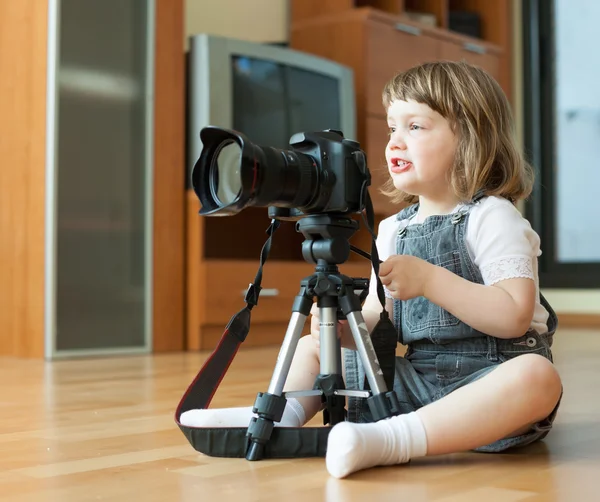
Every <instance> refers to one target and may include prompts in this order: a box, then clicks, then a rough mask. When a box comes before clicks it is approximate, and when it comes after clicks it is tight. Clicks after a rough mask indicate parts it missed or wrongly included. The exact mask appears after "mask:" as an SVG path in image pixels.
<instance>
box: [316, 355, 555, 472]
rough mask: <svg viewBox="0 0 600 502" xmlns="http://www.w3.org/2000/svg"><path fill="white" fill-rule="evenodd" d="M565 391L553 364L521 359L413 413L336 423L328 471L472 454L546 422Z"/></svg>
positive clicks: (533, 358) (535, 358)
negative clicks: (483, 447) (466, 452)
mask: <svg viewBox="0 0 600 502" xmlns="http://www.w3.org/2000/svg"><path fill="white" fill-rule="evenodd" d="M561 391H562V387H561V381H560V377H559V375H558V373H557V371H556V369H555V368H554V366H553V365H552V363H551V362H550V361H548V360H547V359H545V358H543V357H542V356H538V355H535V354H526V355H522V356H519V357H516V358H514V359H511V360H509V361H507V362H505V363H502V364H500V365H499V366H498V367H497V368H496V369H494V370H493V371H491V372H490V373H488V374H486V375H485V376H483V377H482V378H480V379H479V380H476V381H475V382H472V383H470V384H468V385H466V386H464V387H461V388H459V389H457V390H455V391H454V392H452V393H450V394H449V395H447V396H445V397H443V398H442V399H440V400H438V401H435V402H433V403H431V404H429V405H427V406H424V407H423V408H420V409H419V410H417V411H416V412H414V413H410V414H407V415H400V416H397V417H393V418H391V419H389V420H382V421H379V422H376V423H371V424H352V423H349V422H344V423H341V424H338V425H336V426H335V427H334V428H333V429H332V431H331V432H330V434H329V442H328V446H327V458H326V461H327V469H328V470H329V472H330V474H332V475H333V476H336V477H344V476H346V475H348V474H350V473H352V472H355V471H357V470H360V469H365V468H368V467H373V466H375V465H391V464H398V463H403V462H407V461H408V460H410V458H414V457H416V456H422V455H425V454H427V455H441V454H445V453H454V452H460V451H465V450H471V449H474V448H477V447H480V446H484V445H487V444H490V443H493V442H494V441H496V440H498V439H502V438H504V437H510V436H515V435H518V434H519V433H523V432H524V431H527V430H529V428H530V427H531V425H532V424H535V423H536V422H539V421H540V420H543V419H544V418H546V417H547V416H548V415H549V414H550V413H551V412H552V410H553V409H554V407H555V406H556V404H557V402H558V400H559V398H560V395H561Z"/></svg>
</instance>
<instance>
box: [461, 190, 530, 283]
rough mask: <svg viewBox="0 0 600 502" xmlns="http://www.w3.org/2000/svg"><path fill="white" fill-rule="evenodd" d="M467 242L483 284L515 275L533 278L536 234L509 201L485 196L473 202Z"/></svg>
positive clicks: (514, 277) (513, 277)
mask: <svg viewBox="0 0 600 502" xmlns="http://www.w3.org/2000/svg"><path fill="white" fill-rule="evenodd" d="M466 242H467V248H468V249H469V254H470V255H471V258H472V259H473V262H474V263H475V265H476V266H477V268H479V270H480V271H481V275H482V277H483V283H484V284H486V285H489V286H491V285H493V284H496V283H497V282H500V281H502V280H505V279H516V278H527V279H533V280H536V273H535V272H536V270H535V269H536V268H537V267H536V265H537V257H538V256H539V255H540V254H541V253H540V239H539V236H538V234H537V233H536V232H535V231H534V230H533V229H532V228H531V225H530V224H529V222H528V221H527V220H526V219H525V218H523V216H522V215H521V213H520V212H519V211H518V209H517V208H516V207H515V206H513V204H511V203H510V202H509V201H508V200H506V199H503V198H500V197H487V198H485V199H483V200H482V201H481V203H479V204H477V205H475V206H474V207H473V208H472V209H471V213H470V215H469V224H468V227H467V239H466Z"/></svg>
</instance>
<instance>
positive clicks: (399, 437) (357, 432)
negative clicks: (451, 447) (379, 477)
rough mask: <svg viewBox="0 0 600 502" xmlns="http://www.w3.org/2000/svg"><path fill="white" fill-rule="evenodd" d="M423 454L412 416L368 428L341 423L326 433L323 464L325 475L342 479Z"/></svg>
mask: <svg viewBox="0 0 600 502" xmlns="http://www.w3.org/2000/svg"><path fill="white" fill-rule="evenodd" d="M426 453H427V436H426V435H425V429H424V428H423V424H422V422H421V419H420V418H419V416H418V415H417V414H416V413H409V414H407V415H400V416H397V417H392V418H390V419H386V420H380V421H379V422H375V423H371V424H354V423H350V422H342V423H339V424H337V425H335V426H334V427H333V428H332V429H331V432H330V433H329V438H328V441H327V455H326V458H325V462H326V465H327V470H328V471H329V474H331V475H332V476H335V477H336V478H343V477H345V476H347V475H348V474H351V473H353V472H356V471H359V470H361V469H367V468H369V467H374V466H376V465H392V464H401V463H405V462H408V461H409V460H410V459H411V458H416V457H422V456H424V455H426Z"/></svg>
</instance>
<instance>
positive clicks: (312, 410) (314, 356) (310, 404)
mask: <svg viewBox="0 0 600 502" xmlns="http://www.w3.org/2000/svg"><path fill="white" fill-rule="evenodd" d="M318 374H319V351H318V349H317V347H316V345H315V342H314V340H313V339H312V337H311V336H310V335H307V336H304V337H302V338H301V339H300V340H299V342H298V346H297V349H296V352H295V353H294V359H293V360H292V365H291V367H290V372H289V374H288V377H287V379H286V383H285V386H284V391H286V390H310V389H312V388H313V385H314V383H315V377H316V376H317V375H318ZM320 403H321V398H320V397H303V398H299V399H295V398H288V400H287V405H286V407H285V411H284V412H283V416H282V418H281V422H276V423H275V425H276V426H280V427H301V426H302V425H304V424H305V423H306V422H307V421H308V420H310V419H311V418H312V417H313V416H314V415H315V414H316V413H317V411H319V409H320ZM253 416H254V413H253V412H252V406H246V407H240V408H208V409H205V410H190V411H186V412H185V413H182V414H181V417H180V422H181V423H182V424H184V425H188V426H192V427H247V426H248V425H249V424H250V420H251V419H252V417H253Z"/></svg>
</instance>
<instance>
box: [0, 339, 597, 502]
mask: <svg viewBox="0 0 600 502" xmlns="http://www.w3.org/2000/svg"><path fill="white" fill-rule="evenodd" d="M277 349H278V347H276V348H273V349H246V350H242V351H241V352H240V353H239V354H238V356H237V357H236V359H235V360H234V363H233V365H232V366H231V368H230V370H229V372H228V374H227V375H226V377H225V379H224V381H223V383H222V386H221V388H220V390H219V391H218V392H217V394H216V396H215V398H214V400H213V405H214V406H219V407H220V406H240V405H245V404H251V403H252V402H253V401H254V397H255V396H256V393H257V392H258V391H266V387H267V383H268V381H269V378H270V376H271V373H272V369H273V364H274V361H275V357H276V352H277ZM206 355H207V354H177V355H165V356H158V357H124V358H110V359H94V360H85V361H81V360H77V361H61V362H55V363H43V362H34V361H23V360H14V359H0V381H1V382H2V384H1V385H2V391H0V392H1V394H0V500H2V501H3V502H4V501H10V502H33V501H35V502H43V501H60V502H71V501H76V502H85V501H98V500H102V501H131V500H139V501H140V502H153V501H161V502H171V501H173V502H175V501H190V502H200V501H212V500H217V501H228V500H240V501H242V500H243V501H244V502H251V501H254V500H261V501H262V500H264V501H285V502H292V501H296V500H300V499H304V497H309V498H310V499H311V500H324V501H354V500H357V501H359V500H360V501H362V500H367V499H372V500H377V501H378V502H383V501H388V500H389V501H392V500H393V501H399V500H401V501H410V502H418V501H437V502H458V501H460V502H470V501H478V502H479V501H485V502H496V501H506V502H513V501H515V502H516V501H527V502H534V501H536V502H537V501H546V500H547V501H588V500H589V501H597V500H600V488H599V483H598V481H599V479H600V331H585V330H566V329H563V330H562V331H561V332H560V334H559V335H558V336H557V338H556V343H555V355H556V364H557V366H558V368H559V370H560V372H561V374H562V376H563V381H564V387H565V393H564V398H563V402H562V407H561V411H560V413H559V415H558V418H557V421H556V424H555V429H554V431H553V432H552V433H551V435H550V436H549V437H548V438H547V439H546V440H545V441H544V442H543V443H540V444H538V445H535V446H533V447H530V448H529V449H526V450H523V451H521V452H520V453H513V454H503V455H486V454H473V453H465V454H460V455H452V456H448V457H438V458H427V459H420V460H417V461H414V462H413V463H411V464H410V465H404V466H397V467H386V468H376V469H371V470H369V471H363V472H361V473H358V474H356V475H354V476H352V477H350V478H347V479H345V480H337V479H334V478H331V477H330V476H329V475H328V474H327V471H326V469H325V465H324V460H323V459H321V458H314V459H293V460H277V461H274V460H273V461H269V460H263V461H260V462H248V461H246V460H245V459H220V458H211V457H206V456H203V455H201V454H198V453H196V452H195V451H194V450H193V449H192V448H191V446H190V445H189V444H188V442H187V440H186V439H185V437H184V436H183V435H182V434H181V432H180V431H179V430H178V429H177V427H176V426H175V423H174V421H173V413H174V410H175V407H176V405H177V403H178V401H179V399H180V397H181V395H182V393H183V392H184V390H185V388H186V387H187V385H188V384H189V383H190V381H191V380H192V378H193V376H194V375H195V374H196V373H197V371H198V369H199V368H200V366H201V364H202V362H203V361H204V359H205V358H206ZM523 385H527V382H523Z"/></svg>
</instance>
